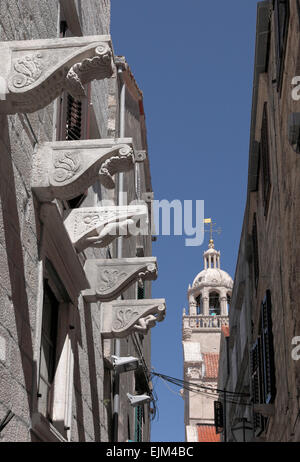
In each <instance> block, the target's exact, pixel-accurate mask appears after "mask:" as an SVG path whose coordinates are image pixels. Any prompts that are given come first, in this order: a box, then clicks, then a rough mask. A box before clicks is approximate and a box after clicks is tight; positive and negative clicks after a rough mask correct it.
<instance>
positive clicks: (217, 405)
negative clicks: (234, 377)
mask: <svg viewBox="0 0 300 462" xmlns="http://www.w3.org/2000/svg"><path fill="white" fill-rule="evenodd" d="M214 415H215V427H216V433H221V432H222V431H223V427H224V422H223V403H222V402H221V401H214Z"/></svg>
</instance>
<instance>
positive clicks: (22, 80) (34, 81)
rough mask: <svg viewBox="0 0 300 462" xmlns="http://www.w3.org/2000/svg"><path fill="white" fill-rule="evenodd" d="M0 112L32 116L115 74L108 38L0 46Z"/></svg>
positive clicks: (82, 92) (83, 94) (105, 36)
mask: <svg viewBox="0 0 300 462" xmlns="http://www.w3.org/2000/svg"><path fill="white" fill-rule="evenodd" d="M0 59H1V69H0V112H1V113H6V114H15V113H17V112H19V113H25V112H34V111H37V110H38V109H42V108H43V107H45V106H47V105H48V104H50V103H51V102H52V101H53V100H54V99H55V98H56V97H57V96H59V95H60V93H61V92H62V91H63V90H66V91H68V92H69V93H70V94H71V95H72V96H73V97H74V98H77V99H81V98H82V97H84V96H85V91H84V85H85V84H86V83H89V82H91V81H92V80H94V79H96V80H101V79H105V78H109V77H111V76H112V74H113V73H114V70H115V65H114V63H113V52H112V47H111V41H110V36H109V35H93V36H86V37H67V38H60V39H44V40H24V41H9V42H0Z"/></svg>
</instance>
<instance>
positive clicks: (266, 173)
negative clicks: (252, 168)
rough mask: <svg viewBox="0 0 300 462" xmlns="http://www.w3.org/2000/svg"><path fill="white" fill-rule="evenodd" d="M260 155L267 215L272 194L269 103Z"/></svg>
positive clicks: (262, 129) (263, 121) (265, 113)
mask: <svg viewBox="0 0 300 462" xmlns="http://www.w3.org/2000/svg"><path fill="white" fill-rule="evenodd" d="M260 155H261V157H262V159H261V160H262V173H263V201H264V209H265V215H267V213H268V209H269V202H270V193H271V180H270V155H269V135H268V112H267V103H265V104H264V111H263V118H262V126H261V141H260Z"/></svg>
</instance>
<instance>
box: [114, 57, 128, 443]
mask: <svg viewBox="0 0 300 462" xmlns="http://www.w3.org/2000/svg"><path fill="white" fill-rule="evenodd" d="M116 65H117V69H118V77H119V78H120V81H121V92H120V115H119V138H124V135H125V89H126V88H125V83H124V80H123V77H122V73H123V70H125V60H124V58H121V59H116ZM118 184H119V191H118V205H127V204H124V194H123V189H124V173H123V172H121V173H119V182H118ZM122 240H123V238H122V237H119V238H118V245H117V258H122V250H123V249H122V244H123V242H122ZM114 350H115V355H116V356H120V353H121V341H120V339H115V349H114ZM119 407H120V375H119V374H118V373H116V372H115V375H114V384H113V441H114V442H118V430H119Z"/></svg>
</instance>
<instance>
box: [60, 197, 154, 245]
mask: <svg viewBox="0 0 300 462" xmlns="http://www.w3.org/2000/svg"><path fill="white" fill-rule="evenodd" d="M64 224H65V227H66V229H67V231H68V233H69V236H70V239H71V241H72V243H73V245H74V246H75V248H76V249H77V251H78V252H81V251H82V250H84V249H86V248H88V247H106V246H107V245H109V244H110V243H111V242H112V241H113V240H114V239H116V238H117V237H119V236H123V237H129V236H132V235H138V234H147V232H148V210H147V206H146V205H127V206H117V205H114V206H103V207H82V208H80V209H73V210H72V211H71V212H70V214H69V215H68V217H67V218H66V220H65V221H64Z"/></svg>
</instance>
